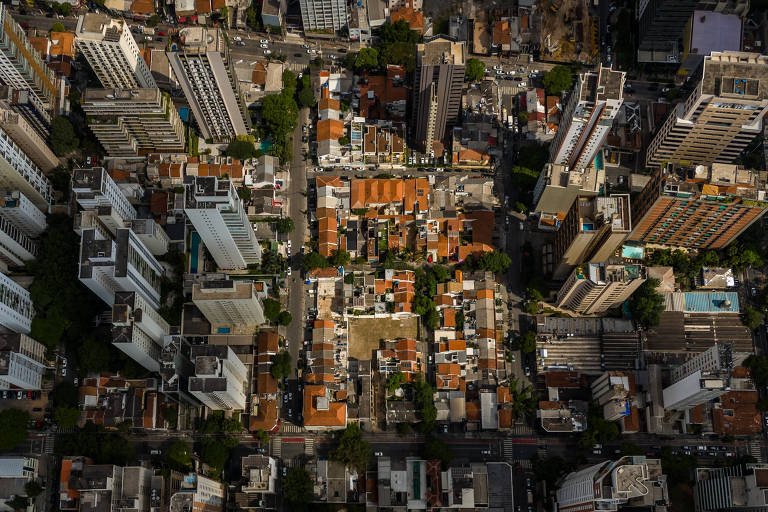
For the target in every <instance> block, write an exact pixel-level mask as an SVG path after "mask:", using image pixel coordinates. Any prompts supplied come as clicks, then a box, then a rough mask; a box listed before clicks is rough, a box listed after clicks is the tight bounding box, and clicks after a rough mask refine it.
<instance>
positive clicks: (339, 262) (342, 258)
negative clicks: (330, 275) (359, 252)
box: [328, 250, 350, 267]
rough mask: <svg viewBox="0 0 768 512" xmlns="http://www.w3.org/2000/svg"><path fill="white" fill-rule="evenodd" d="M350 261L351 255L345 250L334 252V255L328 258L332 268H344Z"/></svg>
mask: <svg viewBox="0 0 768 512" xmlns="http://www.w3.org/2000/svg"><path fill="white" fill-rule="evenodd" d="M349 261H350V256H349V253H348V252H347V251H344V250H338V251H333V254H331V255H330V256H329V257H328V263H330V264H331V266H332V267H343V266H344V265H347V264H348V263H349Z"/></svg>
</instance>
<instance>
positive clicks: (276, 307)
mask: <svg viewBox="0 0 768 512" xmlns="http://www.w3.org/2000/svg"><path fill="white" fill-rule="evenodd" d="M279 314H280V302H279V301H276V300H275V299H264V316H265V317H267V318H268V319H269V320H275V319H277V316H278V315H279Z"/></svg>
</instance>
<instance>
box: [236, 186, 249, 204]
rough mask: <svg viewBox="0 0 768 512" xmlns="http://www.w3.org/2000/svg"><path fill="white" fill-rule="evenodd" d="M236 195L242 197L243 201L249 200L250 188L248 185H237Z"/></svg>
mask: <svg viewBox="0 0 768 512" xmlns="http://www.w3.org/2000/svg"><path fill="white" fill-rule="evenodd" d="M237 196H238V197H239V198H240V199H242V200H243V201H250V200H251V189H250V188H248V187H238V188H237Z"/></svg>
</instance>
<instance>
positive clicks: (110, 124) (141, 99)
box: [81, 88, 184, 158]
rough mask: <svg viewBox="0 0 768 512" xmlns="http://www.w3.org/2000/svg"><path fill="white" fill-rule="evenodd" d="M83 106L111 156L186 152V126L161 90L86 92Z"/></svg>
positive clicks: (142, 155)
mask: <svg viewBox="0 0 768 512" xmlns="http://www.w3.org/2000/svg"><path fill="white" fill-rule="evenodd" d="M81 105H82V107H83V110H84V111H85V113H86V115H87V116H88V127H89V128H90V129H91V131H92V132H93V134H94V135H95V136H96V138H97V139H99V142H101V145H102V146H104V149H105V150H106V151H107V154H109V155H110V156H119V157H128V158H130V157H135V156H141V157H144V156H145V155H146V154H148V153H183V152H184V125H183V123H182V122H181V118H180V117H179V113H178V112H177V111H176V107H174V106H173V102H172V101H171V96H170V95H169V94H168V93H163V92H160V89H157V88H154V89H86V91H85V93H84V94H83V98H82V102H81Z"/></svg>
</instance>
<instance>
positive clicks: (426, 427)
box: [413, 373, 437, 434]
mask: <svg viewBox="0 0 768 512" xmlns="http://www.w3.org/2000/svg"><path fill="white" fill-rule="evenodd" d="M413 390H414V394H415V398H416V403H417V404H418V405H419V408H420V409H421V411H420V414H421V424H420V425H419V430H421V431H422V432H423V433H425V434H426V433H429V432H432V431H433V430H435V426H436V425H437V407H435V397H434V395H435V390H434V388H433V387H432V386H430V385H429V384H428V383H427V382H426V381H425V380H424V375H423V374H421V373H419V374H418V375H417V377H416V380H415V382H414V383H413Z"/></svg>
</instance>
